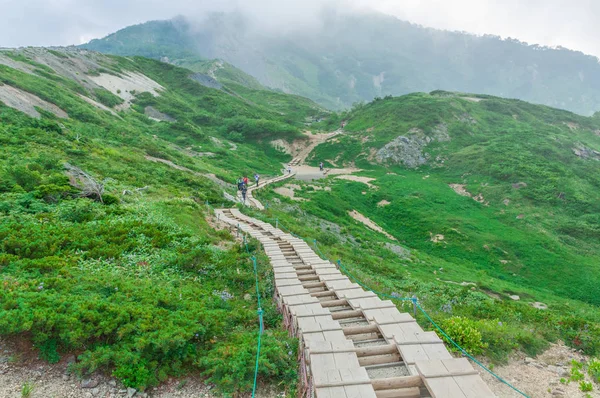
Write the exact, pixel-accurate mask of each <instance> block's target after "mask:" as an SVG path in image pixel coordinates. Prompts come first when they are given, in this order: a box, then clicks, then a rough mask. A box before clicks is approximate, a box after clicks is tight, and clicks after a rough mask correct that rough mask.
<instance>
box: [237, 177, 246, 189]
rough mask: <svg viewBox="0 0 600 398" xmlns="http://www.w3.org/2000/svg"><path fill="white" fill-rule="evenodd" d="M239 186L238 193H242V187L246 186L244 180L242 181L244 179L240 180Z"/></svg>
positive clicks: (238, 181)
mask: <svg viewBox="0 0 600 398" xmlns="http://www.w3.org/2000/svg"><path fill="white" fill-rule="evenodd" d="M237 186H238V191H241V190H242V187H243V186H244V180H243V179H242V177H240V178H238V180H237Z"/></svg>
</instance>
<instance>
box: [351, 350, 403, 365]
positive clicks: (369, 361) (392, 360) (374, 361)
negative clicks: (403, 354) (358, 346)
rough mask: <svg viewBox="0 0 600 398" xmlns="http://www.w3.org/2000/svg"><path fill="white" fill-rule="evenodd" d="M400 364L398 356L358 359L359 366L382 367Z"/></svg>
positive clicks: (376, 356)
mask: <svg viewBox="0 0 600 398" xmlns="http://www.w3.org/2000/svg"><path fill="white" fill-rule="evenodd" d="M398 362H400V354H399V353H398V352H396V354H386V355H374V356H370V357H359V358H358V363H359V364H360V366H371V365H383V364H388V363H389V364H397V363H398Z"/></svg>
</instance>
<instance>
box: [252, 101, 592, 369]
mask: <svg viewBox="0 0 600 398" xmlns="http://www.w3.org/2000/svg"><path fill="white" fill-rule="evenodd" d="M340 120H346V121H347V125H346V128H345V133H344V134H343V135H341V136H337V137H335V139H332V140H330V141H329V142H327V143H325V144H322V145H320V146H318V147H317V148H316V150H315V151H314V152H313V153H312V154H311V157H310V158H309V161H310V163H311V164H312V165H313V166H316V165H317V164H318V163H319V162H320V161H325V162H326V165H328V166H330V167H331V166H332V165H333V164H335V165H337V166H341V165H342V164H344V165H350V164H352V165H356V166H357V167H360V168H362V169H364V171H363V172H362V173H360V175H361V176H364V177H371V178H373V179H374V180H373V181H370V184H373V185H374V186H373V187H372V188H371V187H369V186H368V185H366V184H364V183H361V182H352V181H343V180H338V179H335V178H330V179H328V180H326V181H325V182H324V183H316V185H315V183H306V184H303V188H302V189H301V190H296V197H299V198H300V200H304V201H302V202H294V201H291V200H289V199H286V198H285V197H283V196H280V195H277V194H276V193H274V192H267V193H264V194H263V195H264V196H263V198H265V199H267V200H269V203H270V208H271V210H270V211H271V214H272V217H273V218H275V217H278V218H279V222H280V223H284V224H285V225H286V226H288V227H291V228H294V230H295V232H297V233H299V234H301V235H303V236H307V237H309V238H311V239H312V238H317V239H318V240H319V241H323V242H326V243H324V244H323V245H322V247H324V248H328V250H329V253H330V255H331V256H332V257H333V259H337V258H341V259H342V261H346V262H347V263H348V264H350V266H351V267H352V269H353V270H354V271H353V272H356V273H357V274H358V275H360V276H361V277H362V278H364V280H365V281H369V282H372V283H373V284H375V286H377V287H379V288H381V289H384V290H385V291H386V292H387V293H388V294H389V293H391V292H397V293H399V294H400V296H401V297H407V296H411V295H412V294H413V293H417V294H418V296H419V297H420V298H421V299H422V300H423V303H424V305H425V306H426V308H427V309H428V310H429V311H431V312H432V313H433V314H435V316H436V319H438V320H443V319H445V318H448V317H450V316H467V317H469V318H472V319H473V320H477V319H479V320H480V323H479V324H478V325H477V328H480V329H481V332H482V333H483V336H484V340H486V341H487V342H488V343H489V344H490V349H489V350H488V352H487V354H488V355H489V356H490V357H498V356H499V357H502V356H503V355H506V353H507V352H509V351H510V350H511V349H513V348H514V347H513V346H512V345H510V344H509V345H507V344H506V342H507V341H514V342H515V343H516V344H517V345H518V346H520V347H521V348H522V349H524V350H529V351H528V352H537V351H538V350H539V349H540V348H541V347H543V345H544V341H545V340H549V341H554V340H555V339H556V338H562V339H564V340H565V341H567V342H568V343H569V344H570V345H572V346H574V347H577V348H581V349H584V350H585V351H586V352H588V353H591V354H598V353H600V324H599V322H600V316H599V314H600V311H598V306H599V305H600V300H599V299H598V298H599V297H600V261H599V260H598V258H599V257H600V228H599V226H600V219H599V218H598V215H599V214H600V207H599V203H600V177H599V176H600V120H598V119H597V118H586V117H581V116H578V115H575V114H572V113H569V112H566V111H561V110H557V109H552V108H547V107H544V106H537V105H531V104H528V103H524V102H521V101H515V100H506V99H501V98H495V97H488V96H475V95H466V94H455V93H447V92H434V93H432V94H412V95H408V96H404V97H399V98H386V99H381V100H378V101H375V102H373V103H370V104H367V105H365V106H360V107H357V108H355V109H354V110H352V111H351V112H348V113H346V114H344V115H340V117H339V119H338V120H334V119H332V120H330V121H329V123H330V128H336V127H337V126H338V123H339V121H340ZM390 142H393V145H387V144H388V143H390ZM420 162H422V163H420ZM324 185H325V186H328V187H329V189H331V190H324V189H323V188H324ZM275 199H276V200H275ZM277 201H280V202H281V204H280V205H279V204H277ZM351 211H358V212H359V213H361V214H362V215H364V216H366V217H368V218H369V219H370V220H372V221H373V222H375V223H376V224H378V225H379V226H380V227H382V228H383V229H384V230H385V231H386V232H388V233H389V234H391V235H392V236H393V237H394V238H395V239H397V240H398V242H394V241H391V240H389V239H386V238H385V236H384V235H381V234H378V233H376V232H373V231H371V232H367V231H368V229H365V228H364V226H361V224H359V223H357V222H356V221H355V220H354V219H353V218H352V217H351V216H350V214H349V212H351ZM286 213H288V214H292V217H298V216H302V218H303V220H305V221H304V223H303V226H293V224H292V223H293V218H291V217H290V216H289V215H287V214H286ZM323 228H325V231H324V230H323ZM349 236H354V239H349ZM332 244H333V245H332ZM386 244H387V245H390V244H391V245H401V246H403V247H404V248H405V250H404V251H402V250H400V249H397V248H396V249H395V251H396V252H403V253H404V254H403V255H396V254H394V253H393V252H392V251H391V250H390V247H389V246H388V247H386V246H385V245H386ZM330 246H333V247H331V248H330ZM407 253H410V254H407ZM382 260H383V261H382ZM446 281H450V282H446ZM461 283H462V284H464V285H465V287H461V286H460V284H461ZM471 284H473V287H472V285H471ZM457 285H458V286H457ZM471 289H473V290H476V291H477V292H478V294H474V292H472V291H471ZM480 293H484V294H480ZM515 295H516V296H519V297H520V300H519V301H517V302H513V299H511V298H510V296H515ZM535 302H543V303H544V304H546V305H547V306H548V307H549V309H547V310H540V309H536V308H534V307H533V304H534V303H535ZM478 322H479V321H478ZM498 322H500V323H501V324H503V325H505V328H501V329H498V328H497V327H494V325H498ZM538 344H539V345H538Z"/></svg>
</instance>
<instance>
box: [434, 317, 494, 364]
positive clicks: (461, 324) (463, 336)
mask: <svg viewBox="0 0 600 398" xmlns="http://www.w3.org/2000/svg"><path fill="white" fill-rule="evenodd" d="M441 327H442V329H443V330H444V331H445V332H446V334H448V336H450V338H451V339H452V340H454V342H456V343H457V344H458V345H459V346H461V347H462V348H463V349H464V350H466V351H467V352H468V353H469V354H472V355H479V354H481V353H483V351H484V350H485V349H486V348H487V344H486V343H484V342H483V340H482V336H481V332H480V331H479V330H478V329H477V323H476V322H475V321H473V320H471V319H469V318H464V317H460V316H455V317H452V318H448V319H446V320H444V321H443V322H442V323H441ZM441 337H442V338H443V339H444V340H446V342H447V343H449V346H450V348H451V349H453V350H456V347H454V345H453V344H452V343H451V342H450V341H449V340H448V339H447V338H446V336H444V335H442V336H441Z"/></svg>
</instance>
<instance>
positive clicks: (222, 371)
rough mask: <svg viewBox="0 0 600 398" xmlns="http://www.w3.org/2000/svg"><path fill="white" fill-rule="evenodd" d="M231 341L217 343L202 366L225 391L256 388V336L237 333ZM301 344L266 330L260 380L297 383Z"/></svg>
mask: <svg viewBox="0 0 600 398" xmlns="http://www.w3.org/2000/svg"><path fill="white" fill-rule="evenodd" d="M230 337H231V338H230V339H229V341H227V342H224V343H217V346H216V347H215V349H213V350H211V351H210V353H209V355H207V356H205V357H202V358H201V359H200V360H199V364H200V366H201V367H202V368H204V369H205V371H204V375H205V376H208V380H209V381H210V382H211V383H215V384H216V385H218V386H220V387H221V389H222V390H223V391H224V392H229V393H231V392H241V391H248V390H250V389H251V388H252V383H253V380H254V369H255V361H256V349H257V335H256V333H236V334H234V335H232V336H230ZM296 344H297V343H295V342H294V340H293V339H290V338H289V337H287V336H286V333H285V332H283V331H265V333H264V334H263V335H262V339H261V351H260V358H259V362H258V365H259V368H258V372H259V377H261V378H264V379H278V380H282V383H290V384H293V383H294V381H295V380H296V378H297V367H298V364H297V359H296V352H297V346H296Z"/></svg>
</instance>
